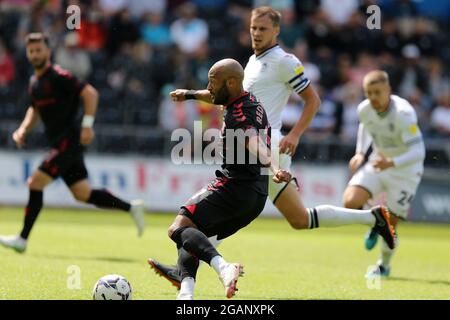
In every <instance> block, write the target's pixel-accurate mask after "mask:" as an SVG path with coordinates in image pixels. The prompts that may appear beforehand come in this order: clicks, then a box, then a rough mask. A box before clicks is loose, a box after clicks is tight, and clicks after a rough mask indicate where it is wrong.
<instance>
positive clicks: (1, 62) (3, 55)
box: [0, 38, 15, 88]
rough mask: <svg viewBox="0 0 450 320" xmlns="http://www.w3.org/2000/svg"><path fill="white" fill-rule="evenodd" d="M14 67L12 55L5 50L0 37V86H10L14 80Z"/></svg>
mask: <svg viewBox="0 0 450 320" xmlns="http://www.w3.org/2000/svg"><path fill="white" fill-rule="evenodd" d="M14 76H15V68H14V59H13V56H12V55H11V54H10V53H9V52H8V51H7V49H6V47H5V45H4V42H3V39H2V38H0V88H1V87H7V86H10V85H11V84H12V82H13V80H14Z"/></svg>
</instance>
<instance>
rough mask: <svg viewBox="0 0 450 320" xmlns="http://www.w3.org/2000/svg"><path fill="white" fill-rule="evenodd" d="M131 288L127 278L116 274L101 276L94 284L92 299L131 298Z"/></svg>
mask: <svg viewBox="0 0 450 320" xmlns="http://www.w3.org/2000/svg"><path fill="white" fill-rule="evenodd" d="M132 293H133V290H132V289H131V285H130V283H129V282H128V280H127V279H125V278H124V277H122V276H119V275H118V274H109V275H106V276H104V277H101V278H100V279H99V280H98V281H97V283H96V284H95V286H94V291H93V292H92V298H93V299H94V300H131V298H132Z"/></svg>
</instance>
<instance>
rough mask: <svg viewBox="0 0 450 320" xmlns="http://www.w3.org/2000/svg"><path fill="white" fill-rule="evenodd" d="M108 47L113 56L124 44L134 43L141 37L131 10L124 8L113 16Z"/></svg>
mask: <svg viewBox="0 0 450 320" xmlns="http://www.w3.org/2000/svg"><path fill="white" fill-rule="evenodd" d="M108 29H109V30H108V40H107V48H108V51H109V54H110V55H111V56H113V55H114V54H115V53H116V52H117V50H118V49H119V48H120V47H121V46H122V45H123V44H124V43H130V44H134V43H136V41H137V40H138V39H139V37H140V34H139V28H138V26H137V24H136V23H135V22H134V20H133V18H132V16H131V14H130V11H129V10H128V9H126V8H125V9H122V10H120V11H119V12H118V13H116V14H115V15H114V16H113V17H112V18H111V23H110V25H109V28H108Z"/></svg>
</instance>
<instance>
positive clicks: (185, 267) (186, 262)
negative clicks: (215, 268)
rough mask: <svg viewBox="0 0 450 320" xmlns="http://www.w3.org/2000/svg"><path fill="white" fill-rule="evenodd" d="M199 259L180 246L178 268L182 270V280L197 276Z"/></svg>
mask: <svg viewBox="0 0 450 320" xmlns="http://www.w3.org/2000/svg"><path fill="white" fill-rule="evenodd" d="M198 266H199V260H198V258H197V257H194V256H193V255H192V254H190V253H189V252H187V251H186V250H185V249H183V248H178V264H177V269H178V270H179V272H180V276H181V280H182V281H183V279H184V278H188V277H191V278H194V279H195V277H196V276H197V270H198Z"/></svg>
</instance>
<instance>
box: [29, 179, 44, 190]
mask: <svg viewBox="0 0 450 320" xmlns="http://www.w3.org/2000/svg"><path fill="white" fill-rule="evenodd" d="M27 186H28V189H30V190H42V189H43V184H42V183H41V182H40V181H39V179H36V178H34V177H29V178H28V179H27Z"/></svg>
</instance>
